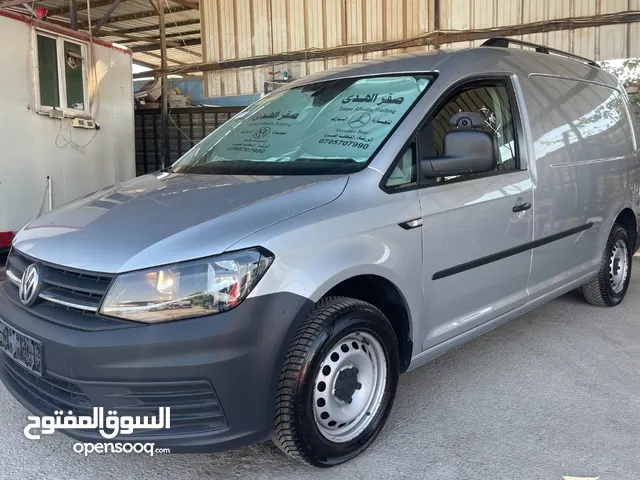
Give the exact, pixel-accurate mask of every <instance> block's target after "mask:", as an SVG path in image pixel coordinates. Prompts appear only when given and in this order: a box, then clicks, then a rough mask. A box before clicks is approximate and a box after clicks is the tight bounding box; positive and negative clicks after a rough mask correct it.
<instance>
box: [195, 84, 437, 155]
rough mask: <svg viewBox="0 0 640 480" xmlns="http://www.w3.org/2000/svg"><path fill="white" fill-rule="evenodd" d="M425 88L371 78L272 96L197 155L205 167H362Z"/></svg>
mask: <svg viewBox="0 0 640 480" xmlns="http://www.w3.org/2000/svg"><path fill="white" fill-rule="evenodd" d="M428 85H429V80H428V78H426V77H413V76H403V77H377V78H376V77H373V78H363V79H359V80H356V81H348V80H347V81H338V82H325V83H322V84H318V85H317V86H315V85H311V86H308V87H304V86H303V87H299V88H293V89H290V90H283V91H282V92H275V93H273V94H271V95H269V96H268V97H265V98H264V99H262V100H260V101H258V102H257V103H256V104H254V105H253V106H252V107H249V108H248V109H247V110H246V111H244V112H243V115H242V116H241V117H235V118H234V119H233V120H232V121H231V122H229V124H231V125H225V126H224V127H221V128H220V129H219V130H220V131H219V132H214V134H213V136H215V137H217V139H216V140H217V141H216V143H215V144H212V145H211V146H210V147H209V148H208V149H207V150H206V152H204V151H203V153H202V154H205V153H206V155H207V160H206V162H207V163H209V162H215V161H229V160H239V161H264V162H291V161H296V160H299V159H302V160H306V161H312V160H324V159H326V160H330V161H343V160H344V161H346V162H349V163H364V162H366V161H367V160H368V159H369V157H370V156H371V154H372V153H373V152H374V151H375V150H376V149H377V148H378V147H379V145H380V144H381V143H382V142H383V141H384V140H385V138H386V137H387V136H388V135H389V133H390V132H391V130H392V129H393V128H394V127H395V126H396V125H397V123H398V122H399V121H400V120H401V119H402V117H403V116H404V114H405V113H406V112H407V110H408V109H409V108H410V107H411V106H412V105H413V103H414V102H415V100H416V99H417V98H418V96H419V95H420V93H421V92H422V91H423V90H424V89H425V88H426V87H427V86H428ZM198 150H199V149H198ZM196 155H197V154H196Z"/></svg>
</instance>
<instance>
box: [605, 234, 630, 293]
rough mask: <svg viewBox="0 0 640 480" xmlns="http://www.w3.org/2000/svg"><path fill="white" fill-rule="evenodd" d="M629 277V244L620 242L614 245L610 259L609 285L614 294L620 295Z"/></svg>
mask: <svg viewBox="0 0 640 480" xmlns="http://www.w3.org/2000/svg"><path fill="white" fill-rule="evenodd" d="M628 275H629V253H628V250H627V244H626V243H625V242H624V241H623V240H621V239H620V240H618V241H616V243H615V244H614V245H613V249H612V250H611V257H610V259H609V283H610V284H611V290H613V293H616V294H617V293H620V292H621V291H622V289H623V288H624V285H625V282H626V280H627V276H628Z"/></svg>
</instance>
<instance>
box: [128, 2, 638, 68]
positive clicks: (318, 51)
mask: <svg viewBox="0 0 640 480" xmlns="http://www.w3.org/2000/svg"><path fill="white" fill-rule="evenodd" d="M637 22H640V10H633V11H626V12H617V13H609V14H604V15H590V16H584V17H573V18H558V19H553V20H543V21H539V22H531V23H524V24H521V25H507V26H503V27H493V28H479V29H473V30H446V31H440V30H436V31H431V32H425V33H422V34H420V35H417V36H415V37H412V38H409V39H406V40H385V41H380V42H370V43H360V44H354V45H341V46H338V47H330V48H313V49H308V50H298V51H294V52H283V53H278V54H271V55H260V56H256V57H248V58H237V59H230V60H222V61H219V62H207V63H196V64H193V65H191V66H189V67H181V70H182V71H183V72H185V73H188V72H209V71H217V70H228V69H231V68H240V67H254V66H258V65H265V64H269V63H285V62H299V61H309V60H318V59H325V58H335V57H343V56H345V55H353V54H363V53H371V52H379V51H383V50H393V49H400V48H409V47H420V46H425V45H439V44H443V43H456V42H469V41H472V40H484V39H487V38H492V37H509V36H514V35H526V34H533V33H545V32H554V31H558V30H576V29H581V28H590V27H599V26H605V25H619V24H624V23H637ZM134 51H135V50H134ZM145 73H146V74H147V75H162V74H164V75H166V74H171V73H172V69H171V68H169V69H168V70H164V71H162V70H155V71H152V72H145ZM134 78H135V76H134Z"/></svg>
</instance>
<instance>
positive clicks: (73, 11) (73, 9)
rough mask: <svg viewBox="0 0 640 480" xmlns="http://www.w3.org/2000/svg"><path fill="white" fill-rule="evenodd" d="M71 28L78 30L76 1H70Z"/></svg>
mask: <svg viewBox="0 0 640 480" xmlns="http://www.w3.org/2000/svg"><path fill="white" fill-rule="evenodd" d="M69 23H70V25H69V28H71V30H76V31H77V30H78V3H77V2H76V0H69Z"/></svg>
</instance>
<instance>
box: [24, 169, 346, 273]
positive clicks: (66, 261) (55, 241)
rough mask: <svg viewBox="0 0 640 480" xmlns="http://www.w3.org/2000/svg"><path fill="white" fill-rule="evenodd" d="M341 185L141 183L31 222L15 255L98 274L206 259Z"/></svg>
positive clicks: (340, 180)
mask: <svg viewBox="0 0 640 480" xmlns="http://www.w3.org/2000/svg"><path fill="white" fill-rule="evenodd" d="M348 178H349V177H348V176H347V175H336V176H326V175H325V176H279V177H274V176H257V177H254V176H244V175H243V176H233V175H192V174H173V173H156V174H151V175H145V176H142V177H138V178H135V179H133V180H130V181H128V182H125V183H122V184H119V185H115V186H113V187H109V188H107V189H105V190H101V191H99V192H96V193H94V194H91V195H88V196H86V197H83V198H81V199H78V200H75V201H73V202H71V203H68V204H66V205H64V206H63V207H61V208H59V209H57V210H54V211H52V212H50V213H47V214H46V215H43V216H41V217H39V218H37V219H36V220H34V221H33V222H31V223H30V224H29V225H27V226H26V227H25V228H23V229H22V230H21V231H20V232H19V233H18V234H17V235H16V238H15V240H14V247H15V248H17V249H18V250H20V251H21V252H23V253H25V254H27V255H30V256H32V257H35V258H38V259H40V260H43V261H45V262H49V263H53V264H57V265H62V266H66V267H70V268H76V269H80V270H88V271H92V272H101V273H119V272H126V271H131V270H137V269H142V268H148V267H153V266H157V265H162V264H168V263H173V262H181V261H185V260H190V259H194V258H201V257H206V256H210V255H215V254H218V253H221V252H223V251H225V250H226V249H228V248H229V247H230V246H231V245H233V244H234V243H236V242H237V241H239V240H240V239H242V238H244V237H246V236H248V235H251V234H252V233H254V232H256V231H258V230H261V229H263V228H265V227H268V226H269V225H272V224H274V223H277V222H280V221H282V220H285V219H287V218H290V217H292V216H295V215H299V214H301V213H303V212H306V211H308V210H311V209H313V208H317V207H320V206H322V205H324V204H327V203H329V202H331V201H333V200H335V199H336V198H338V197H339V196H340V194H341V193H342V192H343V190H344V188H345V186H346V184H347V180H348Z"/></svg>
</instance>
